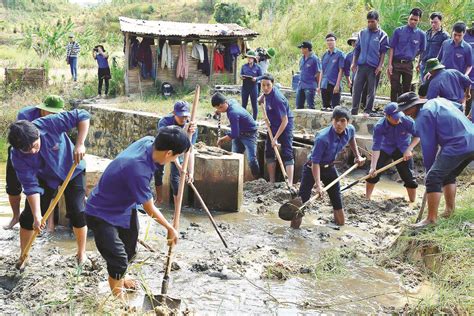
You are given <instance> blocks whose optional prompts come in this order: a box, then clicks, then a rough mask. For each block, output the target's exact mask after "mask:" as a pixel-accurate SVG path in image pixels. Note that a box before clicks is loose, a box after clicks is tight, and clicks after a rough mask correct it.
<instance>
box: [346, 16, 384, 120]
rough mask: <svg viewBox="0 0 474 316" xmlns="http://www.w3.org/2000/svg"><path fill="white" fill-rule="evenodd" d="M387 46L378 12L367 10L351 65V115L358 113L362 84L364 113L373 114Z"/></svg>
mask: <svg viewBox="0 0 474 316" xmlns="http://www.w3.org/2000/svg"><path fill="white" fill-rule="evenodd" d="M388 48H389V45H388V36H387V33H385V32H384V31H383V30H382V29H381V28H380V27H379V14H378V12H377V11H374V10H372V11H369V12H368V13H367V28H365V29H363V30H362V31H360V32H359V35H358V38H357V43H356V48H355V49H354V58H353V60H352V65H351V70H352V72H354V73H355V77H354V82H353V85H352V111H351V112H352V115H357V114H358V113H359V106H360V101H361V98H362V93H363V91H364V86H367V103H366V105H365V115H374V113H373V107H374V100H375V91H376V88H377V84H376V82H377V76H378V75H380V73H381V71H382V68H383V62H384V59H385V53H386V52H387V50H388Z"/></svg>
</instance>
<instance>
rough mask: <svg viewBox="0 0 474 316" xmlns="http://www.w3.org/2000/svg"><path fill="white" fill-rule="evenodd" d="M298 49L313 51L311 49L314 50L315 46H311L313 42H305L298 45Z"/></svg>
mask: <svg viewBox="0 0 474 316" xmlns="http://www.w3.org/2000/svg"><path fill="white" fill-rule="evenodd" d="M298 48H307V49H309V50H311V49H313V44H311V42H308V41H304V42H302V43H301V44H300V45H298Z"/></svg>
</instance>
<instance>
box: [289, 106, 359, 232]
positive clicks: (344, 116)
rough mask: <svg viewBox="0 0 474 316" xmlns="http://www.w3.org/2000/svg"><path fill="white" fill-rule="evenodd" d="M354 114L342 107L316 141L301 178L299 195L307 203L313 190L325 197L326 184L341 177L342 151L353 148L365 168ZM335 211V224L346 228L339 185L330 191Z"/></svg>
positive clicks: (298, 222)
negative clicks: (338, 160) (338, 164)
mask: <svg viewBox="0 0 474 316" xmlns="http://www.w3.org/2000/svg"><path fill="white" fill-rule="evenodd" d="M350 120H351V114H350V112H349V110H348V109H346V108H345V107H342V106H336V107H335V108H334V111H333V112H332V125H331V126H328V127H326V128H324V129H322V130H321V131H320V132H319V133H318V134H317V135H316V136H315V140H314V145H313V149H312V151H311V154H310V155H309V156H308V162H307V163H306V164H305V165H304V166H303V172H302V176H301V185H300V191H299V193H298V195H299V196H300V197H301V200H302V201H303V203H305V202H306V201H308V200H309V198H310V196H311V191H312V189H313V187H315V189H316V194H319V195H321V194H323V184H324V185H328V184H329V183H331V182H332V181H333V180H335V179H336V178H337V177H338V176H339V175H338V172H337V170H336V167H335V166H334V161H335V160H336V156H337V155H338V154H339V153H340V152H341V151H342V149H343V148H344V147H345V146H346V145H347V144H349V146H350V147H351V150H352V153H353V154H354V157H356V158H355V160H354V162H356V163H359V166H363V165H364V163H365V159H364V158H362V157H361V156H360V154H359V150H358V148H357V142H356V138H355V128H354V126H352V125H351V124H349V122H350ZM327 193H328V195H329V199H330V200H331V204H332V207H333V209H334V222H335V223H336V225H339V226H343V225H344V210H343V205H342V198H341V192H340V185H339V182H338V183H336V184H335V185H334V186H332V187H331V188H330V189H329V190H328V191H327ZM302 221H303V218H302V217H299V218H298V219H295V220H293V221H292V222H291V227H292V228H299V227H300V225H301V222H302Z"/></svg>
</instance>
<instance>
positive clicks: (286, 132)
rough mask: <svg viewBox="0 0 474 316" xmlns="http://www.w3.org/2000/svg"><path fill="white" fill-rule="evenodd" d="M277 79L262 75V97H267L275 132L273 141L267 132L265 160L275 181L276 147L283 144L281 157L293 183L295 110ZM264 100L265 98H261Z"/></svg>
mask: <svg viewBox="0 0 474 316" xmlns="http://www.w3.org/2000/svg"><path fill="white" fill-rule="evenodd" d="M274 82H275V79H274V78H273V76H272V75H270V74H266V75H264V76H263V77H262V91H263V95H262V97H263V98H265V111H266V112H267V117H268V120H269V121H270V129H271V130H272V133H273V142H272V141H270V136H269V135H268V134H267V138H266V140H265V160H266V163H267V170H268V177H269V180H270V182H271V183H274V182H275V176H276V159H275V149H276V150H278V144H280V145H281V159H282V160H283V164H284V165H285V171H286V174H287V175H288V182H289V183H290V185H292V184H293V175H294V172H295V160H294V156H293V127H294V123H293V112H291V110H290V106H289V103H288V100H287V99H286V98H285V96H284V95H283V94H282V93H281V91H280V90H278V88H276V87H275V86H274ZM261 102H263V99H262V100H261Z"/></svg>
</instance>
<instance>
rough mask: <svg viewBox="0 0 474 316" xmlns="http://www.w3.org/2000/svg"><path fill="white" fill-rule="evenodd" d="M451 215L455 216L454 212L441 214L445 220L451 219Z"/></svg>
mask: <svg viewBox="0 0 474 316" xmlns="http://www.w3.org/2000/svg"><path fill="white" fill-rule="evenodd" d="M451 215H453V212H452V211H450V212H448V211H444V213H443V214H441V216H442V217H443V218H450V217H451Z"/></svg>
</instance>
